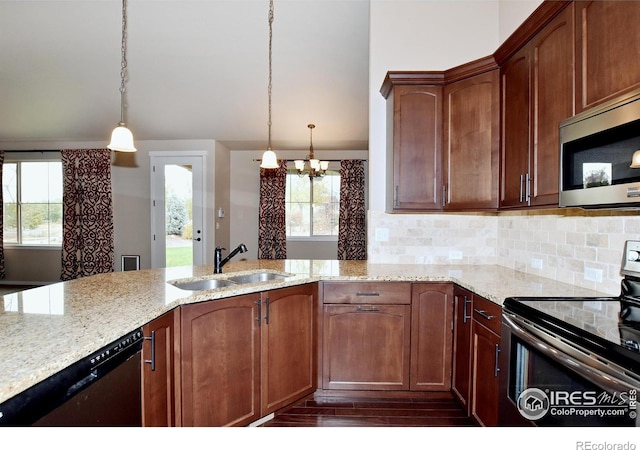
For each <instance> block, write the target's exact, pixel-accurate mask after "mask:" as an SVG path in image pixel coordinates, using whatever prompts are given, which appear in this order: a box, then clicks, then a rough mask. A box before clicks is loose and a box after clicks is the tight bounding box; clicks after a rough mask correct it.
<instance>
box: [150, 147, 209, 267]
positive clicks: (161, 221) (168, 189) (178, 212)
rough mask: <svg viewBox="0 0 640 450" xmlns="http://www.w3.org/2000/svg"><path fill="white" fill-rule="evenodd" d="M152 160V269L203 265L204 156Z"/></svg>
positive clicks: (153, 155)
mask: <svg viewBox="0 0 640 450" xmlns="http://www.w3.org/2000/svg"><path fill="white" fill-rule="evenodd" d="M150 156H151V158H150V160H151V264H152V267H153V268H156V267H176V266H192V265H194V266H197V265H201V264H204V263H205V261H204V248H205V242H204V239H205V238H204V237H205V230H204V221H203V209H204V161H205V154H204V152H202V153H194V152H189V153H185V152H182V153H164V152H152V153H151V154H150Z"/></svg>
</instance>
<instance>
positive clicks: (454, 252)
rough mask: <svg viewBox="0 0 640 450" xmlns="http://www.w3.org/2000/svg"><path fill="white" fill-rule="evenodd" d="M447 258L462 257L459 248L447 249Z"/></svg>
mask: <svg viewBox="0 0 640 450" xmlns="http://www.w3.org/2000/svg"><path fill="white" fill-rule="evenodd" d="M449 259H462V252H461V251H460V250H451V251H449Z"/></svg>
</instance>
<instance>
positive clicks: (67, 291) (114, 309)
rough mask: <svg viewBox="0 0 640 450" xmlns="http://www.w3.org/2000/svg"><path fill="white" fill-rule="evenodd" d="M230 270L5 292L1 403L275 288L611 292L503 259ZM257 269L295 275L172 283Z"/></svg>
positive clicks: (133, 274) (160, 272) (247, 264)
mask: <svg viewBox="0 0 640 450" xmlns="http://www.w3.org/2000/svg"><path fill="white" fill-rule="evenodd" d="M223 271H224V273H223V274H219V275H213V266H212V265H205V266H194V267H191V266H188V267H177V268H166V269H149V270H140V271H128V272H114V273H108V274H102V275H95V276H91V277H86V278H82V279H77V280H71V281H65V282H60V283H55V284H51V285H48V286H43V287H39V288H34V289H29V290H26V291H22V292H18V293H15V294H9V295H5V296H4V297H2V301H3V304H2V309H0V341H1V342H2V345H1V346H0V373H1V374H2V377H1V378H0V402H3V401H5V400H7V399H9V398H11V397H13V396H15V395H17V394H19V393H20V392H22V391H24V390H26V389H28V388H29V387H31V386H33V385H35V384H36V383H38V382H39V381H42V380H44V379H46V378H48V377H49V376H51V375H53V374H55V373H57V372H58V371H60V370H62V369H64V368H65V367H68V366H69V365H71V364H72V363H74V362H76V361H78V360H79V359H81V358H83V357H85V356H87V355H89V354H91V353H92V352H94V351H96V350H98V349H100V348H101V347H102V346H104V345H107V344H109V343H111V342H113V341H114V340H116V339H118V338H119V337H121V336H123V335H125V334H126V333H128V332H130V331H133V330H134V329H136V328H138V327H141V326H143V325H145V324H147V323H148V322H150V321H152V320H153V319H155V318H157V317H159V316H160V315H162V314H163V313H165V312H167V311H170V310H171V309H173V308H175V307H176V306H179V305H182V304H188V303H196V302H200V301H206V300H215V299H220V298H226V297H231V296H234V295H241V294H246V293H251V292H259V291H263V290H268V289H275V288H280V287H286V286H293V285H297V284H303V283H309V282H316V281H321V280H373V281H452V282H455V283H457V284H458V285H460V286H462V287H464V288H466V289H469V290H470V291H472V292H474V293H476V294H478V295H480V296H482V297H485V298H487V299H488V300H490V301H492V302H494V303H497V304H499V305H502V302H503V301H504V299H505V298H507V297H513V296H528V297H530V296H544V297H548V296H549V297H550V296H563V297H596V296H609V295H606V294H603V293H601V292H596V291H593V290H589V289H584V288H580V287H576V286H572V285H569V284H565V283H561V282H558V281H554V280H551V279H548V278H541V277H537V276H534V275H528V274H525V273H522V272H517V271H514V270H511V269H507V268H504V267H500V266H470V265H461V266H453V265H452V266H449V265H442V266H438V265H395V264H393V265H392V264H369V263H367V262H366V261H325V260H252V261H233V262H230V263H229V264H227V265H225V266H224V270H223ZM254 271H274V272H286V273H287V274H290V275H291V276H289V277H287V278H285V279H284V280H276V281H268V282H262V283H255V284H248V285H238V286H231V287H225V288H220V289H215V290H212V291H203V292H195V293H194V292H191V291H185V290H182V289H179V288H177V287H175V286H173V285H171V284H170V283H168V282H169V281H172V280H189V279H193V278H200V277H211V278H224V277H225V276H228V275H229V274H230V273H233V274H234V275H235V274H238V273H242V272H254Z"/></svg>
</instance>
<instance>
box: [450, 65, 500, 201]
mask: <svg viewBox="0 0 640 450" xmlns="http://www.w3.org/2000/svg"><path fill="white" fill-rule="evenodd" d="M491 62H492V63H493V58H491ZM493 65H495V63H493ZM443 116H444V133H443V135H444V136H443V145H444V152H443V153H444V155H443V156H444V163H443V166H444V192H443V195H444V209H445V210H454V211H460V210H473V211H475V210H495V209H496V208H497V207H498V187H499V186H498V165H499V164H498V162H499V156H500V154H499V148H500V78H499V71H498V70H497V66H496V69H494V70H491V71H490V72H486V73H481V74H479V75H475V76H472V77H470V78H466V79H463V80H461V81H457V82H455V83H451V84H447V85H446V86H445V87H444V115H443Z"/></svg>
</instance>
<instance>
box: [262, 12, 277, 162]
mask: <svg viewBox="0 0 640 450" xmlns="http://www.w3.org/2000/svg"><path fill="white" fill-rule="evenodd" d="M272 40H273V0H269V86H268V88H267V94H268V97H269V120H268V122H267V126H268V128H269V135H268V141H267V150H266V151H265V152H264V153H263V154H262V162H261V163H260V167H262V168H263V169H277V168H278V158H277V156H276V154H275V152H274V151H273V150H271V63H272V58H271V42H272Z"/></svg>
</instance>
